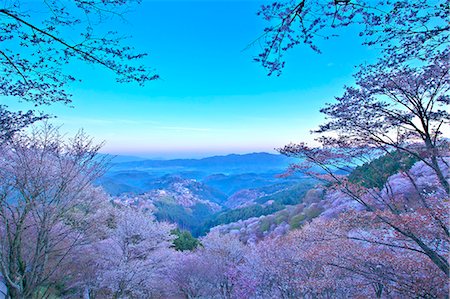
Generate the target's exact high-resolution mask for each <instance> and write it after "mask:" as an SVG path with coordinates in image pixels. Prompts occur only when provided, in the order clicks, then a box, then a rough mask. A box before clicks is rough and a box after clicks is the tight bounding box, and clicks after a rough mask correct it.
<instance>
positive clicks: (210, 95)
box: [0, 0, 377, 158]
mask: <svg viewBox="0 0 450 299" xmlns="http://www.w3.org/2000/svg"><path fill="white" fill-rule="evenodd" d="M267 2H268V1H248V0H247V1H200V2H199V1H187V0H186V1H143V3H141V5H136V7H134V9H133V10H132V11H131V12H130V13H128V14H127V15H126V16H125V18H126V22H123V21H121V20H117V19H112V20H111V22H110V24H109V25H110V27H112V28H118V27H120V28H121V32H122V33H123V34H126V35H132V36H133V38H131V39H130V40H128V41H127V43H128V44H129V45H130V46H134V47H135V48H136V49H137V50H138V51H142V52H148V53H149V55H148V56H147V57H145V58H144V59H143V61H142V62H143V63H145V64H147V65H150V66H152V67H153V68H154V69H155V70H156V72H157V73H158V74H159V75H160V76H161V78H162V79H160V80H157V81H152V82H148V83H147V84H146V86H145V87H139V86H137V85H136V84H119V83H117V82H115V80H114V76H113V74H112V73H110V72H109V71H108V70H106V69H103V68H101V67H95V68H93V67H92V66H91V65H84V64H82V63H71V64H70V65H69V66H68V68H69V69H70V71H71V72H73V74H74V75H76V76H78V77H80V78H81V79H82V80H83V81H82V82H75V83H74V84H72V85H71V87H70V88H71V90H70V92H71V93H72V94H73V103H72V104H70V105H73V106H74V108H71V107H70V105H64V104H61V103H54V104H53V105H51V106H39V107H38V110H40V111H43V112H45V113H49V114H52V115H55V116H57V117H56V118H54V119H52V120H51V123H52V124H55V125H57V126H62V130H61V131H63V132H67V133H68V134H74V133H75V132H76V131H78V130H79V129H84V130H85V132H86V133H87V134H88V135H90V136H92V137H93V138H94V140H95V141H96V142H98V143H100V142H103V141H105V146H104V147H103V151H104V152H109V153H112V154H117V153H122V154H126V155H146V156H156V157H158V156H162V157H163V158H168V157H187V156H197V157H198V156H205V155H211V154H225V153H244V152H258V151H268V152H273V151H274V148H279V147H283V146H284V145H286V144H289V143H291V142H293V143H298V142H308V143H311V142H314V136H312V134H311V133H310V130H313V129H316V128H317V127H318V126H319V124H321V123H323V121H324V116H323V115H322V114H321V113H320V112H319V110H320V109H321V108H323V107H324V105H325V103H326V102H330V101H332V100H333V98H334V96H339V95H341V94H342V92H343V90H344V89H343V87H344V85H345V84H349V83H351V82H353V78H352V74H353V73H354V66H355V65H358V64H361V63H366V62H367V61H370V60H371V59H373V58H374V57H375V55H376V53H377V50H376V49H372V48H368V47H364V46H362V45H361V39H360V38H359V37H358V36H357V34H356V31H355V30H353V29H352V30H347V31H345V32H344V33H343V34H342V36H340V37H337V38H333V39H331V40H329V41H318V43H319V44H320V47H321V48H322V52H323V53H322V54H316V53H315V52H313V51H312V50H311V49H309V48H308V47H307V46H301V47H298V48H296V49H294V50H292V51H290V52H289V53H287V54H286V59H287V60H288V61H289V63H288V64H287V65H286V67H285V69H284V71H283V74H282V75H281V76H279V77H277V76H275V75H274V76H271V77H269V76H267V73H266V70H265V69H263V68H262V66H260V65H259V64H257V63H255V62H254V61H253V57H255V56H256V55H257V54H258V53H259V52H260V50H261V49H260V47H259V46H257V45H255V46H253V47H250V48H248V49H246V47H247V46H248V45H249V44H250V43H252V42H253V41H254V40H255V38H257V37H258V36H260V35H261V33H262V32H263V30H264V27H265V26H266V25H267V24H265V22H264V21H263V20H262V18H261V17H259V16H257V15H256V13H257V11H258V9H259V7H260V5H261V4H264V3H267ZM167 15H171V16H172V17H171V18H167V17H166V16H167ZM230 18H231V19H232V20H233V22H230ZM205 24H207V26H205ZM244 49H245V50H244ZM75 70H76V71H75ZM3 103H4V100H3V99H1V98H0V104H3ZM5 104H8V105H9V106H10V107H11V108H12V109H13V110H19V109H20V110H25V109H34V107H33V105H32V103H12V104H10V103H5Z"/></svg>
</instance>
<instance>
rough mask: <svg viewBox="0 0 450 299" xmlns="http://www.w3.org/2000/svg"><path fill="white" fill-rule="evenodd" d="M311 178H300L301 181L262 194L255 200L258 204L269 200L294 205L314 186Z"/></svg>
mask: <svg viewBox="0 0 450 299" xmlns="http://www.w3.org/2000/svg"><path fill="white" fill-rule="evenodd" d="M314 183H316V182H315V181H313V180H306V179H305V180H302V183H300V184H296V185H294V186H291V187H288V188H286V189H285V190H282V191H278V192H275V193H273V194H271V195H267V196H262V197H260V198H258V199H257V200H256V202H257V203H259V204H264V203H266V202H268V201H270V200H273V201H275V202H276V203H278V204H281V205H295V204H298V203H300V202H301V201H302V199H303V197H304V196H305V194H306V192H307V191H308V190H309V189H311V188H312V187H314Z"/></svg>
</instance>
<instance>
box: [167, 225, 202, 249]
mask: <svg viewBox="0 0 450 299" xmlns="http://www.w3.org/2000/svg"><path fill="white" fill-rule="evenodd" d="M171 233H172V235H174V236H175V237H176V238H175V239H174V240H173V247H174V248H175V250H178V251H185V250H190V251H192V250H194V249H195V248H197V247H198V246H199V245H200V242H199V241H198V240H197V239H196V238H194V237H193V236H192V235H191V233H190V232H189V231H187V230H180V229H179V228H176V229H174V230H173V231H172V232H171Z"/></svg>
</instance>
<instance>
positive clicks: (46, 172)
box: [0, 126, 106, 298]
mask: <svg viewBox="0 0 450 299" xmlns="http://www.w3.org/2000/svg"><path fill="white" fill-rule="evenodd" d="M98 149H99V147H98V146H95V145H93V144H92V141H91V140H89V139H88V138H87V137H86V136H85V135H84V134H83V133H80V134H78V135H76V136H75V137H74V138H73V139H71V141H69V142H67V143H65V142H63V141H62V139H61V136H60V135H59V133H58V131H57V130H56V129H54V128H52V127H50V126H44V127H42V128H38V129H35V130H34V131H33V133H32V134H31V135H30V136H26V135H17V136H15V137H14V138H13V139H12V140H11V141H9V142H8V143H7V144H3V145H2V146H1V147H0V151H1V154H0V156H1V157H2V158H1V160H0V238H1V240H2V241H1V243H0V271H1V273H2V274H3V276H4V278H5V282H6V285H7V287H8V292H9V295H10V296H11V297H12V298H31V297H33V296H35V295H36V292H37V291H38V290H39V289H40V288H45V287H46V286H48V285H49V284H51V282H53V281H54V280H53V279H54V277H55V275H56V273H57V271H58V270H60V268H64V267H65V264H66V262H67V261H68V260H69V256H70V255H71V254H72V253H73V252H74V251H75V250H76V249H77V248H78V247H80V246H82V245H84V244H87V243H89V242H90V241H91V237H90V236H92V234H94V233H95V232H96V230H97V227H96V226H95V225H94V222H95V221H96V220H95V219H96V217H97V216H96V215H97V214H96V212H97V211H99V210H101V206H102V205H103V204H104V203H105V202H106V196H105V195H104V193H103V192H102V191H100V190H98V189H96V188H94V187H93V186H92V182H93V181H94V180H95V179H97V178H98V177H99V175H101V174H102V173H103V165H102V161H101V160H97V159H96V158H95V157H96V152H97V150H98Z"/></svg>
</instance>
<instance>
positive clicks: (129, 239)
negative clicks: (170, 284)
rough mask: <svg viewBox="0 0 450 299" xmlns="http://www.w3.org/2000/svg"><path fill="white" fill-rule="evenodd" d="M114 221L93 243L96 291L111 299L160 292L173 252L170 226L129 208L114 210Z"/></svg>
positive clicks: (154, 294)
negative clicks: (95, 244)
mask: <svg viewBox="0 0 450 299" xmlns="http://www.w3.org/2000/svg"><path fill="white" fill-rule="evenodd" d="M114 221H115V225H114V227H113V228H112V230H111V232H110V234H109V236H108V237H107V238H106V239H104V240H102V241H100V242H99V243H98V244H97V250H98V251H99V252H98V254H97V256H98V261H97V263H96V264H97V268H98V270H97V275H98V278H97V280H98V290H97V291H98V292H105V294H106V296H108V297H112V298H153V297H156V296H158V295H160V294H161V293H162V292H163V291H164V289H163V285H164V284H161V282H162V281H164V280H163V277H164V273H165V272H164V269H165V268H166V267H167V268H168V267H170V264H171V260H172V257H173V255H174V249H172V248H171V246H172V241H173V238H174V236H173V235H172V234H171V230H173V226H172V225H169V224H167V223H158V222H155V221H154V219H153V218H152V217H151V215H148V214H144V213H143V212H140V211H134V210H132V209H131V208H124V209H123V210H118V211H117V215H116V219H115V220H114Z"/></svg>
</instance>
